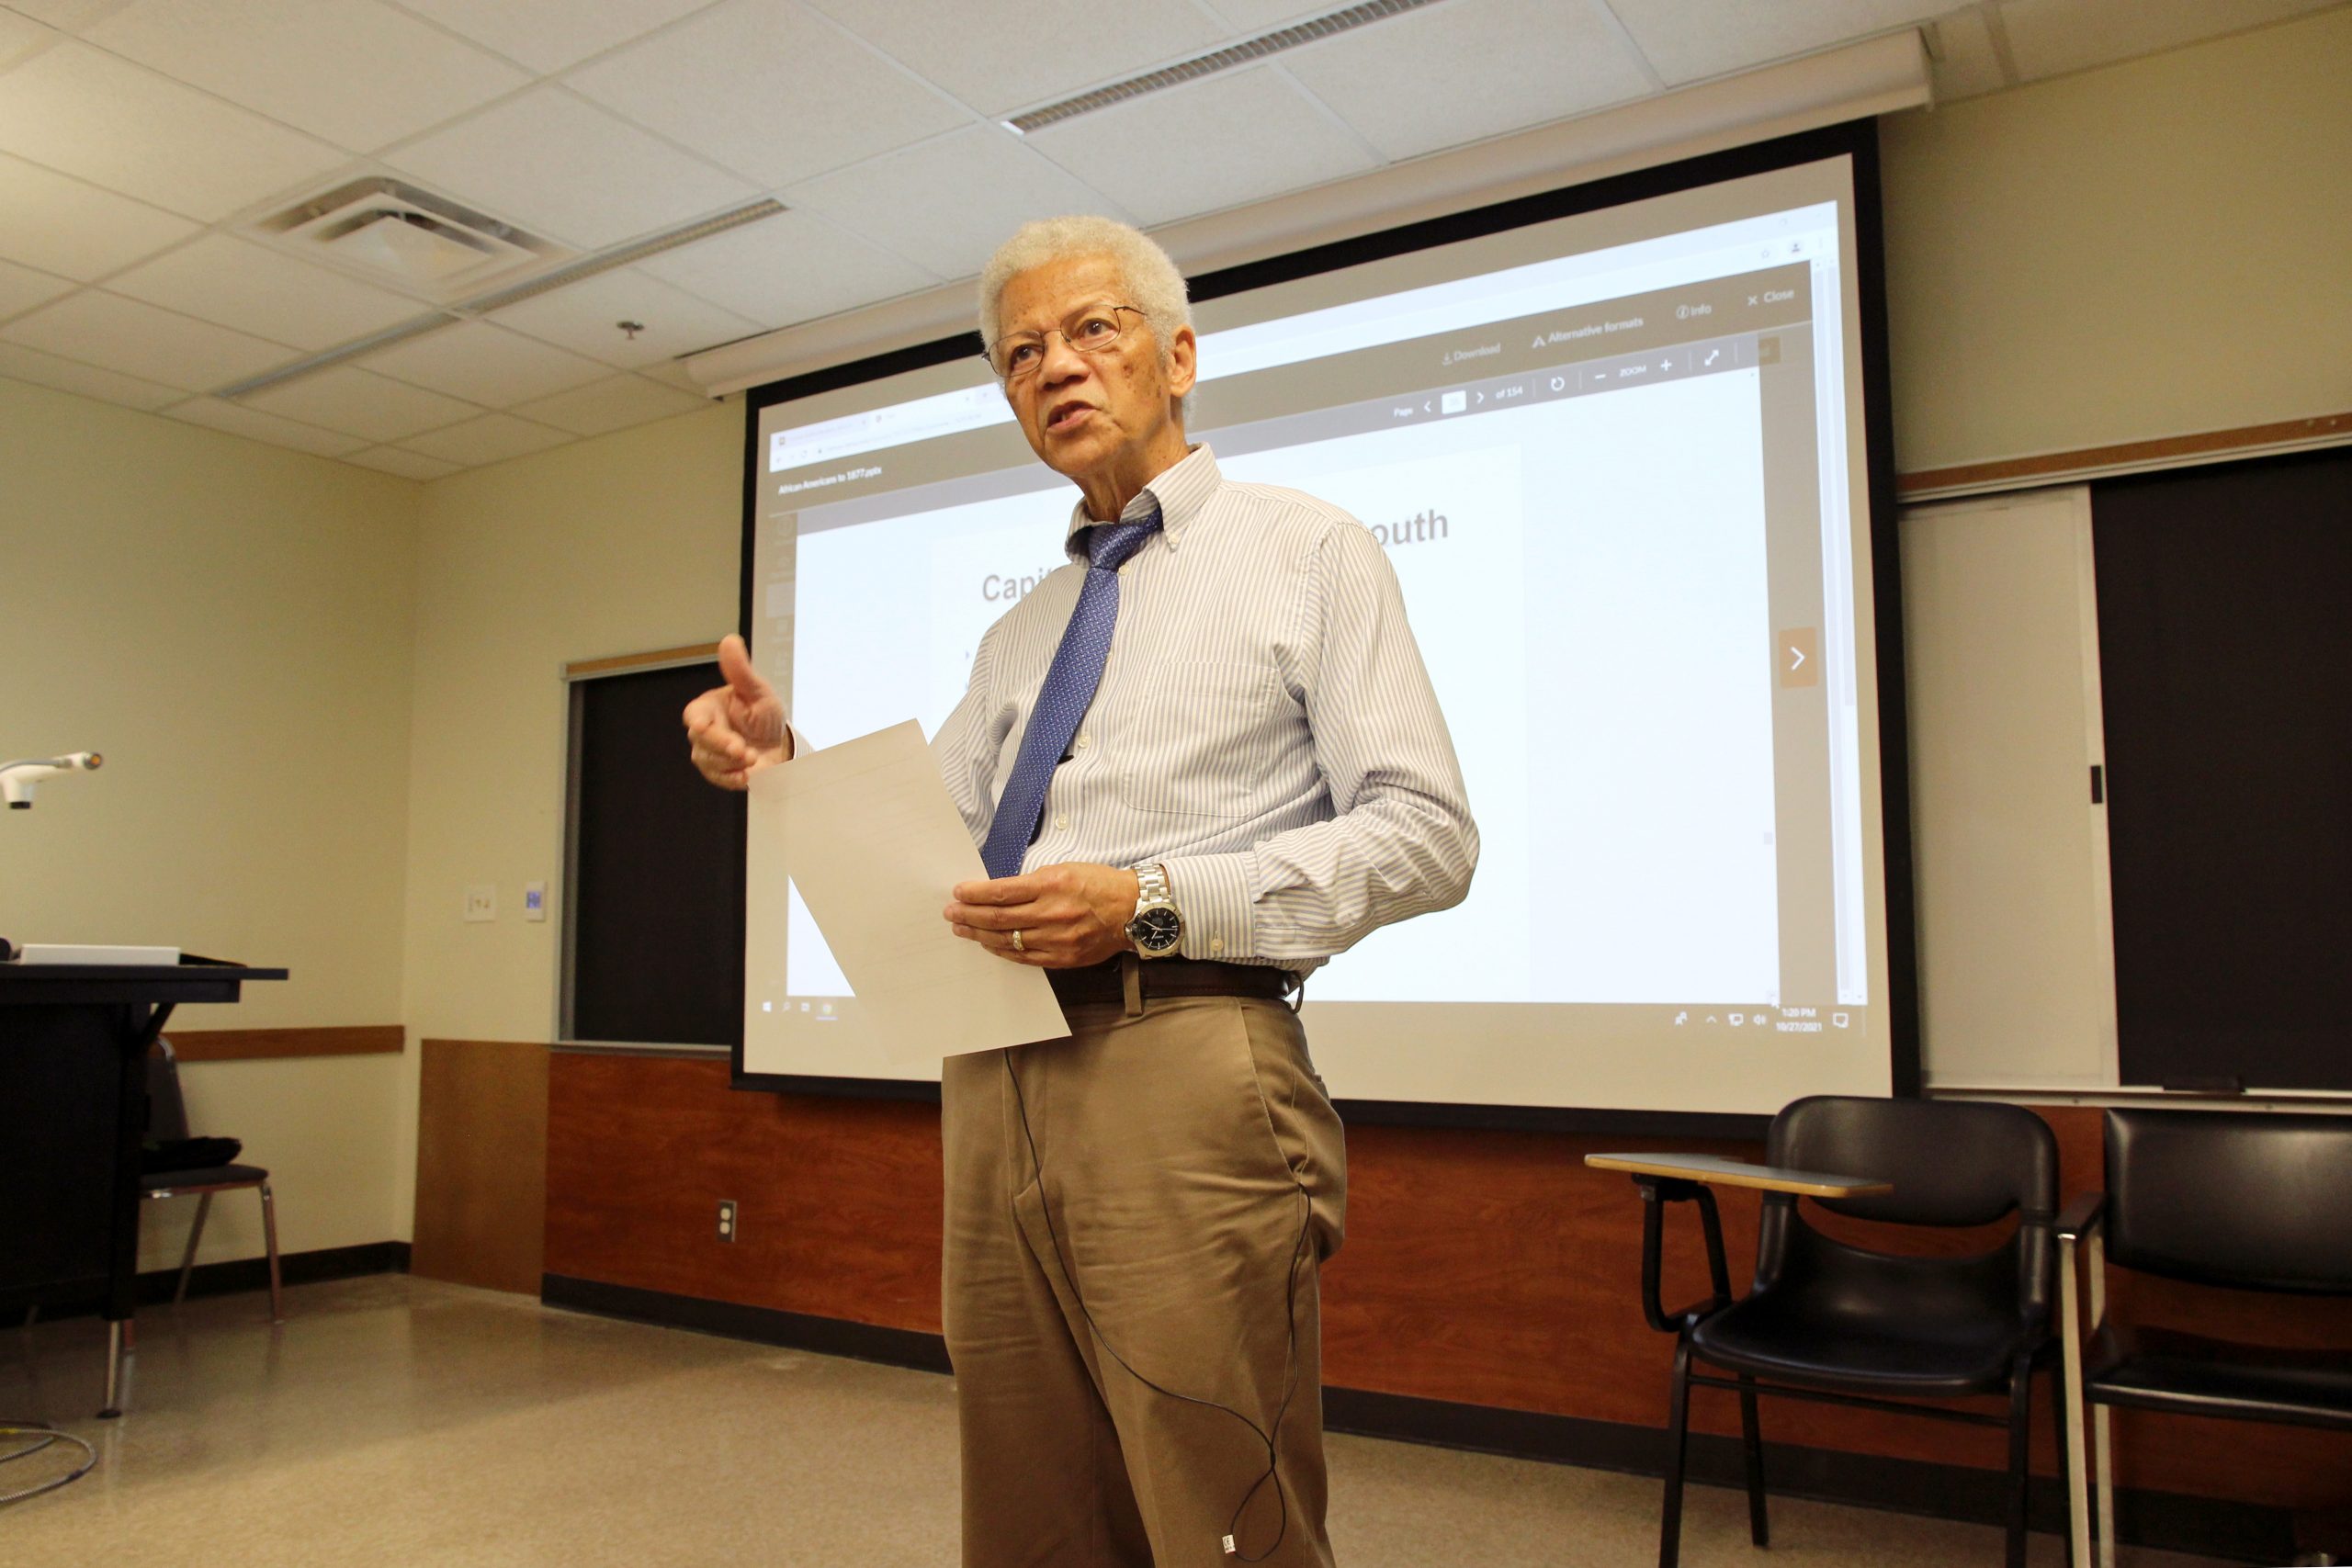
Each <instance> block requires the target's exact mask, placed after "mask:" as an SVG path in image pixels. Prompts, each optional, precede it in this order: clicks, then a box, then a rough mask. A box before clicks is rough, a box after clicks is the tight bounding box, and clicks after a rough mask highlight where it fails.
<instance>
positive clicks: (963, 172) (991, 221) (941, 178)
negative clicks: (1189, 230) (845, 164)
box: [785, 125, 1117, 277]
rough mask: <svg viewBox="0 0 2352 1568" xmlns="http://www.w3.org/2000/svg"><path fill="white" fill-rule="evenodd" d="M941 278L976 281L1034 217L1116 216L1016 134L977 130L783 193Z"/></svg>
mask: <svg viewBox="0 0 2352 1568" xmlns="http://www.w3.org/2000/svg"><path fill="white" fill-rule="evenodd" d="M785 199H786V201H788V202H790V203H792V204H793V205H794V206H796V207H797V206H807V207H812V208H814V209H817V210H818V211H820V212H822V213H824V214H825V215H826V216H827V217H829V218H831V219H832V220H835V221H836V222H838V223H840V224H842V226H843V227H844V228H848V229H853V230H855V231H857V232H858V233H860V234H863V235H865V237H866V238H867V239H869V240H876V241H878V242H880V243H882V244H884V245H887V246H888V247H889V248H890V249H891V250H893V251H895V252H897V253H898V254H900V255H902V256H905V257H907V258H908V259H909V260H910V261H913V262H915V263H917V264H919V265H922V266H923V267H925V268H928V269H929V270H930V271H932V272H933V273H936V274H938V275H939V276H942V277H973V276H978V273H979V270H980V268H981V267H982V266H983V265H986V264H987V262H988V259H989V254H991V253H993V252H994V251H995V249H996V247H997V246H999V245H1001V244H1002V243H1004V242H1005V240H1006V238H1007V237H1008V236H1010V235H1011V234H1012V231H1013V230H1015V229H1016V228H1019V227H1020V226H1021V225H1022V224H1023V222H1025V221H1027V220H1030V219H1032V218H1052V217H1055V216H1057V215H1058V214H1061V213H1065V212H1102V211H1105V210H1109V211H1111V212H1113V213H1114V215H1115V214H1116V211H1117V209H1115V208H1114V207H1112V204H1111V203H1110V202H1108V201H1106V200H1105V199H1104V198H1103V196H1102V194H1101V193H1100V192H1098V191H1096V190H1094V189H1093V188H1091V186H1087V185H1085V184H1083V183H1081V182H1080V181H1079V180H1076V179H1073V178H1071V177H1070V175H1069V174H1067V173H1065V172H1064V171H1063V170H1061V169H1060V168H1057V166H1055V165H1054V164H1052V163H1051V162H1049V161H1048V160H1046V158H1045V157H1044V156H1043V155H1041V154H1040V153H1038V152H1035V150H1034V149H1031V148H1028V147H1024V146H1023V145H1022V143H1021V139H1020V138H1019V137H1017V136H1015V135H1013V133H1012V132H1011V131H1009V130H1002V129H1001V128H1000V127H997V126H993V125H976V126H973V127H972V128H971V129H969V130H959V131H957V132H956V133H955V134H954V135H951V136H944V137H941V138H940V139H939V140H937V141H926V142H924V143H923V144H922V145H921V146H920V147H909V148H905V149H902V150H901V151H899V152H893V153H890V154H889V155H888V156H887V157H882V158H876V159H875V160H874V161H873V162H871V163H867V164H859V165H858V166H857V167H856V168H854V169H845V170H842V172H840V173H838V174H832V175H825V176H824V177H823V178H821V179H815V180H811V181H809V183H808V184H806V185H801V186H794V187H793V188H792V189H790V190H788V191H786V193H785Z"/></svg>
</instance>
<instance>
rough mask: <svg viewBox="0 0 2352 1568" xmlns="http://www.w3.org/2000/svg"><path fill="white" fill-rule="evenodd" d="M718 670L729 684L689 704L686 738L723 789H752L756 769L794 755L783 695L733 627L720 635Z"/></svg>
mask: <svg viewBox="0 0 2352 1568" xmlns="http://www.w3.org/2000/svg"><path fill="white" fill-rule="evenodd" d="M718 672H719V674H721V675H723V676H725V677H726V679H727V684H725V685H723V686H714V687H712V688H711V689H710V690H709V691H707V692H705V693H704V694H702V695H701V696H698V697H696V698H695V700H694V701H693V702H690V703H688V704H687V705H686V711H685V721H686V742H687V745H688V746H689V747H690V748H691V750H692V755H693V757H694V763H695V767H697V768H699V769H701V770H702V776H703V777H705V778H707V779H708V780H709V781H710V782H711V783H713V784H717V785H718V787H719V788H721V789H749V788H750V787H751V786H752V774H753V773H758V772H759V771H760V770H761V769H762V768H765V767H772V766H774V765H775V763H778V762H781V761H785V760H786V758H788V757H790V756H791V755H792V732H791V731H790V730H788V729H786V728H785V724H784V700H783V699H782V698H781V697H778V696H777V695H776V694H775V687H774V686H771V685H769V684H768V683H767V682H765V681H763V680H762V679H761V678H760V672H759V671H756V670H754V669H752V655H751V651H750V650H749V649H746V648H745V647H744V646H743V639H742V638H741V637H737V636H736V635H735V634H734V633H732V632H729V633H728V634H727V636H726V637H722V638H721V639H719V644H718Z"/></svg>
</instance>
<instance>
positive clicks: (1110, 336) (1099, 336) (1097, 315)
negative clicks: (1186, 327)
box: [988, 305, 1143, 381]
mask: <svg viewBox="0 0 2352 1568" xmlns="http://www.w3.org/2000/svg"><path fill="white" fill-rule="evenodd" d="M1122 310H1124V311H1125V312H1127V313H1128V314H1129V315H1133V316H1140V315H1142V314H1143V311H1142V310H1138V309H1137V308H1136V307H1135V306H1133V305H1089V306H1086V307H1084V308H1083V309H1080V310H1073V311H1071V312H1070V314H1069V316H1068V317H1067V318H1065V319H1064V320H1063V321H1062V324H1061V326H1060V328H1059V329H1058V331H1059V333H1060V335H1061V340H1062V341H1063V342H1064V343H1066V344H1069V345H1070V347H1072V348H1074V349H1076V350H1077V351H1078V352H1079V353H1080V354H1083V355H1088V356H1089V357H1091V356H1092V355H1098V354H1108V353H1110V352H1111V350H1112V349H1114V348H1115V347H1117V346H1118V344H1119V340H1120V339H1121V338H1123V337H1125V335H1126V334H1127V328H1126V326H1125V323H1124V322H1122V321H1120V319H1119V312H1121V311H1122ZM1053 335H1054V333H1005V334H1004V335H1003V336H1002V337H1001V338H999V339H997V340H996V342H994V343H992V344H989V351H988V362H989V368H990V369H992V370H994V371H995V372H996V373H997V375H998V376H999V377H1000V378H1002V379H1004V380H1007V381H1018V380H1021V379H1022V378H1024V377H1029V376H1034V375H1035V374H1036V373H1037V368H1038V367H1039V366H1042V365H1043V364H1045V363H1046V339H1047V338H1048V337H1051V336H1053Z"/></svg>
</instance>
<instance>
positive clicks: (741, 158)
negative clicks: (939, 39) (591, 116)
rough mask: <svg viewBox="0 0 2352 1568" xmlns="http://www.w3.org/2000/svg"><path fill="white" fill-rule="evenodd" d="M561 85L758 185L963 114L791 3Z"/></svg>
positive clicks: (714, 24)
mask: <svg viewBox="0 0 2352 1568" xmlns="http://www.w3.org/2000/svg"><path fill="white" fill-rule="evenodd" d="M954 30H955V31H956V32H957V33H959V34H961V33H962V32H964V30H965V29H964V27H963V26H962V24H961V23H959V24H958V25H957V27H956V28H955V29H954ZM566 81H567V82H568V83H569V84H570V85H571V86H572V87H574V88H576V89H577V90H578V91H580V92H581V93H582V94H584V95H586V96H589V97H591V98H594V99H595V100H596V101H597V102H598V103H600V104H604V105H605V106H606V107H609V108H612V109H615V110H616V111H618V112H619V113H621V114H624V115H627V116H628V118H630V119H633V120H635V121H636V122H637V123H638V124H639V125H642V126H647V127H649V128H650V129H652V130H658V131H660V132H661V133H662V135H664V136H667V137H669V138H671V139H672V140H673V141H679V142H683V143H684V144H685V145H686V146H688V147H691V148H693V149H694V150H695V152H700V153H701V154H703V156H705V157H707V158H710V159H712V160H714V161H716V162H718V163H720V164H725V165H727V167H729V168H730V169H733V170H734V171H736V173H738V174H740V175H743V176H744V177H746V178H747V179H750V180H752V181H753V182H754V183H756V184H758V185H760V186H780V185H786V184H788V183H790V182H791V181H793V180H797V179H804V178H806V177H807V176H809V175H814V174H818V173H820V172H821V171H823V170H826V169H833V168H839V167H840V166H841V165H842V164H849V163H854V162H855V161H856V160H858V159H860V158H866V157H871V156H872V155H873V154H875V153H876V152H888V150H889V149H891V148H893V147H902V146H904V145H906V144H907V143H908V142H910V141H917V140H919V139H920V138H922V137H925V136H930V135H934V134H936V133H937V132H939V131H942V130H948V129H950V128H952V127H954V126H957V125H962V124H966V123H967V122H968V121H969V119H970V118H971V117H970V116H969V115H968V114H967V113H966V112H965V111H964V110H963V109H962V108H959V107H956V105H955V104H953V103H950V102H949V101H948V100H947V99H945V98H944V97H942V96H939V94H938V93H937V92H935V91H933V89H932V88H931V87H929V86H927V85H924V84H923V83H922V82H920V81H918V80H916V79H915V78H914V77H912V76H910V75H909V74H908V73H905V72H903V71H900V70H899V69H898V68H897V67H895V66H893V65H891V64H890V63H889V62H887V61H884V60H881V59H879V58H877V57H876V55H875V54H874V53H873V52H872V51H869V50H867V49H865V48H864V47H863V46H862V45H860V44H858V43H857V42H856V41H855V40H854V39H849V38H845V37H843V36H842V32H841V29H840V28H836V27H834V26H833V25H832V24H831V23H830V22H827V21H825V20H824V19H823V18H822V17H818V16H816V15H814V14H813V13H811V12H809V10H807V9H805V8H804V7H802V6H799V5H797V4H796V3H795V0H729V4H727V5H724V6H718V7H717V8H716V9H714V10H710V11H706V12H704V13H703V14H702V15H701V16H699V17H695V18H694V19H693V20H692V21H690V22H686V23H684V24H683V25H681V26H679V27H675V28H671V29H670V30H669V31H667V32H665V33H662V35H661V36H660V37H658V38H651V39H646V40H645V41H644V42H643V43H639V44H632V45H631V46H630V47H628V49H625V50H622V51H619V52H618V53H616V54H613V55H609V56H607V57H606V58H605V59H603V60H600V61H598V62H595V63H594V65H591V66H588V67H586V68H585V69H583V70H581V71H576V72H574V73H572V74H571V76H569V77H567V78H566ZM784 84H789V86H788V87H783V86H782V85H784ZM780 89H781V90H780Z"/></svg>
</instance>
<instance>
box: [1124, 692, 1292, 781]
mask: <svg viewBox="0 0 2352 1568" xmlns="http://www.w3.org/2000/svg"><path fill="white" fill-rule="evenodd" d="M1125 695H1127V696H1128V698H1129V702H1128V705H1127V713H1128V717H1127V719H1126V722H1125V723H1123V724H1122V725H1121V726H1120V727H1119V728H1120V733H1119V735H1118V736H1117V737H1116V743H1117V744H1118V746H1119V751H1118V757H1119V761H1120V766H1119V769H1118V773H1117V775H1116V776H1117V783H1116V784H1115V785H1114V789H1115V790H1116V793H1117V794H1118V796H1119V798H1120V799H1121V800H1122V801H1124V802H1125V804H1126V805H1127V806H1129V807H1133V808H1134V809H1135V810H1137V811H1150V812H1158V813H1160V814H1162V815H1165V816H1170V817H1191V818H1225V819H1233V818H1244V817H1251V816H1255V815H1257V814H1258V812H1259V811H1260V810H1261V802H1260V798H1259V796H1260V784H1261V780H1262V779H1263V778H1265V777H1266V776H1267V774H1268V773H1271V772H1272V769H1273V767H1274V764H1275V761H1276V760H1277V758H1278V757H1279V756H1280V755H1281V753H1282V750H1283V739H1284V736H1283V725H1284V720H1285V718H1286V717H1287V714H1286V711H1285V710H1286V706H1287V705H1286V704H1285V703H1284V701H1283V692H1282V687H1281V681H1280V677H1279V674H1278V673H1277V671H1275V670H1274V669H1273V667H1272V666H1271V665H1266V664H1243V663H1184V664H1163V665H1161V666H1159V668H1158V669H1157V670H1154V671H1152V672H1151V673H1150V675H1149V676H1148V678H1146V679H1144V680H1142V681H1139V682H1136V688H1135V689H1134V690H1133V691H1132V692H1131V693H1128V694H1125Z"/></svg>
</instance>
